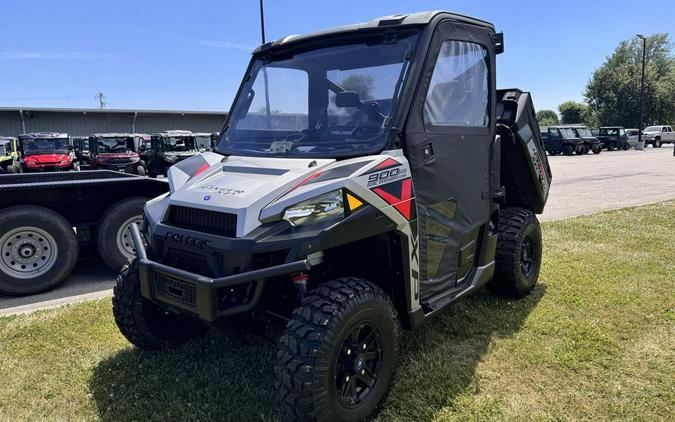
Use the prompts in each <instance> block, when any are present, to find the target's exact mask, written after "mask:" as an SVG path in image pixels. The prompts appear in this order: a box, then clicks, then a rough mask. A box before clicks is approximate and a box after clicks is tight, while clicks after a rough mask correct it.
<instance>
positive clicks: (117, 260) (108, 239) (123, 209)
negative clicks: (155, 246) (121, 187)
mask: <svg viewBox="0 0 675 422" xmlns="http://www.w3.org/2000/svg"><path fill="white" fill-rule="evenodd" d="M147 200H148V199H147V198H139V197H136V198H128V199H125V200H122V201H120V202H118V203H116V204H114V205H112V206H111V207H110V208H109V209H108V210H107V211H106V212H105V214H103V217H101V221H100V223H99V224H98V228H97V235H96V246H97V248H98V252H99V255H101V258H102V259H103V261H104V262H105V263H106V264H107V265H108V267H110V268H111V269H112V270H113V271H119V270H120V268H122V266H124V264H126V263H127V261H128V260H129V259H130V258H132V257H133V256H135V254H136V248H135V247H134V243H133V241H132V240H131V229H130V227H131V224H132V223H136V224H140V223H141V222H142V221H143V207H144V206H145V203H146V202H147Z"/></svg>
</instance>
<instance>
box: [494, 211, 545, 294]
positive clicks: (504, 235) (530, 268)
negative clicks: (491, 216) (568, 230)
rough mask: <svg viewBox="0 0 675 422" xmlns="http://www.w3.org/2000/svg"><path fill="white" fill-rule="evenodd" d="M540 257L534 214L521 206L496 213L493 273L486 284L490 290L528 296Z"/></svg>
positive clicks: (540, 250) (539, 233)
mask: <svg viewBox="0 0 675 422" xmlns="http://www.w3.org/2000/svg"><path fill="white" fill-rule="evenodd" d="M541 258H542V239H541V228H540V226H539V221H538V220H537V216H536V215H534V213H532V212H531V211H528V210H526V209H523V208H515V207H514V208H506V209H504V210H502V211H501V212H500V213H499V228H498V234H497V251H496V253H495V275H494V279H493V280H492V281H491V282H490V283H488V289H489V290H490V291H492V292H493V293H497V294H501V295H505V296H511V297H524V296H527V295H528V294H529V293H530V292H531V291H532V289H533V288H534V286H535V285H536V283H537V280H538V278H539V270H540V268H541Z"/></svg>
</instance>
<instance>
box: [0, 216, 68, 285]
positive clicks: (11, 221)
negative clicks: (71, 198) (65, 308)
mask: <svg viewBox="0 0 675 422" xmlns="http://www.w3.org/2000/svg"><path fill="white" fill-rule="evenodd" d="M78 252H79V249H78V244H77V237H76V236H75V232H74V231H73V228H72V226H71V224H70V223H69V222H68V221H67V220H66V219H65V218H63V217H62V216H61V215H60V214H58V213H56V212H54V211H52V210H50V209H47V208H43V207H38V206H32V205H28V206H26V205H21V206H15V207H10V208H7V209H5V210H3V211H2V212H0V292H2V293H6V294H10V295H28V294H33V293H38V292H41V291H45V290H49V289H51V288H53V287H54V286H56V285H58V284H59V283H61V282H62V281H63V280H65V278H66V277H67V276H68V275H69V274H70V273H71V271H72V270H73V267H74V266H75V263H76V261H77V256H78Z"/></svg>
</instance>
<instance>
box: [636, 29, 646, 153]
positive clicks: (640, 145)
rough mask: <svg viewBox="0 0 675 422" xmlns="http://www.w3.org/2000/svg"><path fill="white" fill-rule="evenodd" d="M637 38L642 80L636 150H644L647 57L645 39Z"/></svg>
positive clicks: (640, 36) (639, 36) (642, 37)
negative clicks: (639, 44) (643, 121)
mask: <svg viewBox="0 0 675 422" xmlns="http://www.w3.org/2000/svg"><path fill="white" fill-rule="evenodd" d="M637 37H638V38H640V39H641V40H642V78H641V79H640V121H639V123H638V143H637V147H636V149H638V150H644V145H645V144H644V142H643V141H642V118H643V116H644V108H645V59H646V56H647V38H645V37H644V35H640V34H637Z"/></svg>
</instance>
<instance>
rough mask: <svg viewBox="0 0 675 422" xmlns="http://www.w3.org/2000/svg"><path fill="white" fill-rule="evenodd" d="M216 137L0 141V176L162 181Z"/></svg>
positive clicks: (28, 136) (58, 136)
mask: <svg viewBox="0 0 675 422" xmlns="http://www.w3.org/2000/svg"><path fill="white" fill-rule="evenodd" d="M217 138H218V134H216V133H193V132H190V131H186V130H168V131H166V132H162V133H156V134H153V135H147V134H139V133H95V134H93V135H90V136H88V137H71V136H69V135H68V134H67V133H57V132H33V133H24V134H21V135H19V137H18V138H14V137H0V173H24V172H25V173H28V172H42V171H68V170H76V171H77V170H82V169H92V170H100V169H104V170H115V171H122V172H125V173H131V174H138V175H141V176H145V175H148V176H150V177H156V176H157V175H160V174H163V175H166V172H167V169H168V168H169V167H170V166H171V165H173V164H175V163H177V162H179V161H181V160H184V159H185V158H188V157H191V156H193V155H195V154H197V153H199V152H204V151H207V150H211V149H212V148H213V146H214V145H215V142H216V140H217Z"/></svg>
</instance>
